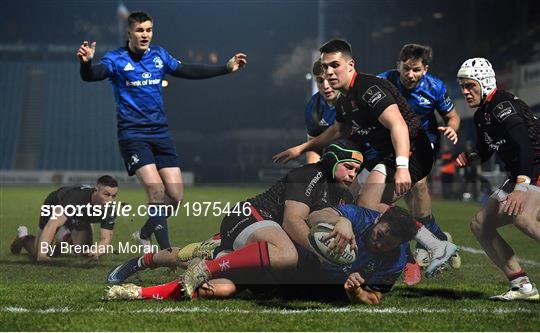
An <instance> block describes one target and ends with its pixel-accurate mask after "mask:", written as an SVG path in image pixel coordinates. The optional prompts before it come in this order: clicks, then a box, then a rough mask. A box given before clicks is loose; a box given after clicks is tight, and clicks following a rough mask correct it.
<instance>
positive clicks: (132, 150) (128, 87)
mask: <svg viewBox="0 0 540 333" xmlns="http://www.w3.org/2000/svg"><path fill="white" fill-rule="evenodd" d="M127 20H128V31H127V35H128V41H127V43H126V45H125V46H123V47H120V48H118V49H116V50H113V51H109V52H107V53H106V54H105V55H104V56H103V58H101V61H100V63H99V64H97V65H92V59H93V57H94V52H95V49H96V42H93V43H91V44H89V43H88V42H87V41H85V42H83V44H82V45H81V46H80V48H79V50H78V51H77V56H78V57H79V59H80V62H81V68H80V74H81V78H82V79H83V80H84V81H101V80H105V79H106V78H109V79H110V81H111V84H112V86H113V92H114V96H115V100H116V104H117V109H118V117H117V118H118V124H117V126H118V143H119V146H120V151H121V153H122V157H123V159H124V163H125V167H126V170H127V172H128V174H129V175H130V176H132V175H136V176H137V178H138V179H139V181H140V182H141V183H142V184H143V185H144V187H145V189H146V193H147V197H148V203H149V204H153V205H160V204H168V205H176V204H177V203H179V202H180V201H181V200H182V197H183V191H184V188H183V183H182V174H181V170H180V167H179V157H178V155H177V153H176V148H175V146H174V144H173V141H172V139H171V135H170V132H169V128H168V124H167V116H166V114H165V110H164V106H163V95H162V79H163V77H164V76H165V75H166V74H170V75H172V76H175V77H180V78H186V79H205V78H210V77H215V76H218V75H224V74H228V73H231V72H236V71H238V70H239V69H241V68H243V67H244V66H245V65H246V63H247V57H246V55H245V54H242V53H237V54H235V55H234V56H233V57H232V58H231V59H230V60H229V61H228V62H227V64H226V65H222V66H217V65H216V66H212V65H198V64H185V63H182V62H180V61H179V60H177V59H175V58H173V57H172V56H171V55H170V54H169V53H168V52H167V51H166V50H165V49H164V48H162V47H160V46H157V45H152V44H151V42H152V37H153V20H152V18H151V17H150V16H149V15H148V14H146V13H143V12H134V13H131V14H130V15H129V17H128V19H127ZM169 207H170V206H169ZM159 211H161V213H160V214H156V216H152V217H150V218H149V219H148V220H147V222H146V223H145V224H144V225H143V227H142V228H141V229H140V230H139V231H137V232H135V233H134V234H133V237H134V238H135V239H136V240H138V241H139V242H140V243H141V244H149V240H150V236H151V234H152V233H154V236H155V238H156V240H157V242H158V244H159V246H160V248H162V249H164V248H169V247H170V242H169V233H168V228H167V215H168V214H167V213H166V211H165V209H159Z"/></svg>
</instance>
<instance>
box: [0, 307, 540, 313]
mask: <svg viewBox="0 0 540 333" xmlns="http://www.w3.org/2000/svg"><path fill="white" fill-rule="evenodd" d="M0 312H7V313H37V314H48V313H78V312H85V313H87V312H99V313H117V312H121V313H158V314H159V313H239V314H255V313H257V314H259V313H264V314H281V315H290V314H306V313H367V314H383V313H384V314H417V313H458V312H462V313H486V314H487V313H489V314H493V313H496V314H508V313H539V312H540V311H534V310H531V309H528V308H521V307H519V308H494V309H486V308H468V309H467V308H458V309H448V308H443V309H432V308H416V309H401V308H395V307H388V308H375V307H344V308H328V309H301V310H290V309H256V310H244V309H235V308H229V307H225V308H202V307H193V308H175V307H163V308H156V309H138V310H126V309H122V310H118V311H115V310H108V309H105V308H95V309H70V308H67V307H64V308H46V309H28V308H21V307H3V308H1V310H0Z"/></svg>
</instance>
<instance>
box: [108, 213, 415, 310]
mask: <svg viewBox="0 0 540 333" xmlns="http://www.w3.org/2000/svg"><path fill="white" fill-rule="evenodd" d="M380 207H384V206H382V205H381V206H380ZM307 223H308V224H309V225H315V224H317V223H330V224H333V225H334V226H335V227H334V228H335V229H334V230H335V231H336V230H337V229H338V228H345V229H348V230H347V233H352V235H353V237H354V238H355V241H356V244H357V246H358V256H357V259H356V260H355V261H354V262H353V263H352V264H351V265H346V266H336V265H332V264H328V263H325V262H321V261H319V259H318V258H317V257H316V256H315V255H314V254H313V253H311V252H310V251H307V250H305V249H303V248H302V247H301V246H298V245H297V248H298V251H299V263H298V267H297V269H296V270H294V271H291V272H290V274H289V275H287V276H286V277H281V278H279V277H276V276H275V275H273V276H272V275H271V274H270V276H269V272H268V271H264V270H261V268H258V269H257V270H258V271H259V272H257V271H243V272H242V273H243V274H244V275H249V276H251V279H246V278H245V277H244V278H242V275H241V274H236V275H232V274H231V271H230V270H229V269H226V270H225V273H224V274H221V275H220V276H221V277H220V278H211V279H210V280H208V281H203V282H202V283H201V285H200V287H199V286H197V288H196V290H193V291H192V289H191V288H188V286H187V285H186V283H187V281H191V280H193V277H189V274H194V272H193V271H191V272H190V270H188V271H187V272H186V274H185V275H183V276H182V277H181V278H180V279H177V280H174V281H172V282H169V283H166V284H162V285H159V286H153V287H139V286H136V285H134V284H125V285H116V286H113V287H111V288H110V289H109V290H108V291H107V295H106V299H109V300H114V299H124V300H135V299H160V300H161V299H181V298H188V299H192V298H225V297H231V296H233V295H234V294H236V293H237V292H238V291H240V290H242V289H244V288H246V287H247V288H248V289H250V290H251V291H253V292H255V293H256V294H257V293H259V292H261V291H262V292H263V294H266V295H268V294H270V295H272V296H273V297H275V296H276V295H279V294H281V293H280V289H281V288H280V286H281V285H282V284H286V286H289V287H293V288H286V289H285V290H284V292H285V295H284V296H289V297H291V296H292V297H302V296H310V298H313V297H315V298H316V297H317V296H318V295H319V296H323V295H326V296H328V294H333V296H334V298H338V299H339V298H341V299H344V298H345V297H348V298H349V300H350V301H351V302H353V303H365V304H379V303H380V301H381V299H382V297H383V294H384V293H387V292H389V291H390V290H391V289H392V286H393V285H394V283H395V281H396V280H397V278H398V277H399V276H400V274H401V271H402V270H403V268H404V267H405V264H406V262H407V252H408V249H407V247H408V241H409V240H411V239H412V238H413V237H414V235H415V234H416V227H415V221H414V220H413V218H412V216H411V215H410V214H409V213H408V212H407V211H405V210H404V209H401V208H399V207H389V208H387V209H386V211H385V212H384V213H382V214H381V213H380V212H377V211H372V210H369V209H366V208H361V207H358V206H356V205H344V206H340V207H338V208H325V209H323V210H319V211H315V212H312V213H311V214H310V215H309V217H308V219H307ZM336 235H337V231H336V233H334V234H331V235H330V236H329V237H334V236H336ZM232 253H234V252H232ZM216 260H219V261H220V262H221V263H222V266H226V265H228V262H227V260H225V259H224V257H220V258H218V259H216ZM207 262H208V261H207ZM225 263H226V264H225ZM257 273H258V274H257ZM265 276H266V279H265ZM254 279H258V280H257V281H258V282H259V283H260V284H256V283H257V282H254ZM239 280H241V281H243V283H240V284H239V283H238V282H237V281H239ZM246 281H249V282H248V283H249V284H250V285H247V284H245V282H246ZM261 281H264V282H261ZM270 281H271V282H273V283H274V284H273V285H271V286H270V288H268V287H269V286H268V285H263V283H269V282H270ZM276 283H277V284H278V285H277V286H276V285H275V284H276ZM300 286H301V287H300ZM336 287H338V288H336ZM340 289H341V290H340ZM291 294H292V295H291Z"/></svg>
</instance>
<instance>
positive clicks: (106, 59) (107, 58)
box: [99, 52, 116, 77]
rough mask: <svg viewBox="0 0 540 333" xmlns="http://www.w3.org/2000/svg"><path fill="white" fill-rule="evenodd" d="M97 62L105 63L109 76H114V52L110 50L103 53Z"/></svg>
mask: <svg viewBox="0 0 540 333" xmlns="http://www.w3.org/2000/svg"><path fill="white" fill-rule="evenodd" d="M99 63H100V64H103V65H105V67H106V68H107V72H108V73H109V77H113V76H116V63H115V62H114V54H113V53H112V52H107V53H105V55H104V56H103V57H102V58H101V60H100V61H99Z"/></svg>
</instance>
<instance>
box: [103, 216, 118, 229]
mask: <svg viewBox="0 0 540 333" xmlns="http://www.w3.org/2000/svg"><path fill="white" fill-rule="evenodd" d="M115 224H116V217H115V216H108V217H106V218H105V219H103V221H101V229H107V230H113V229H114V225H115Z"/></svg>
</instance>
